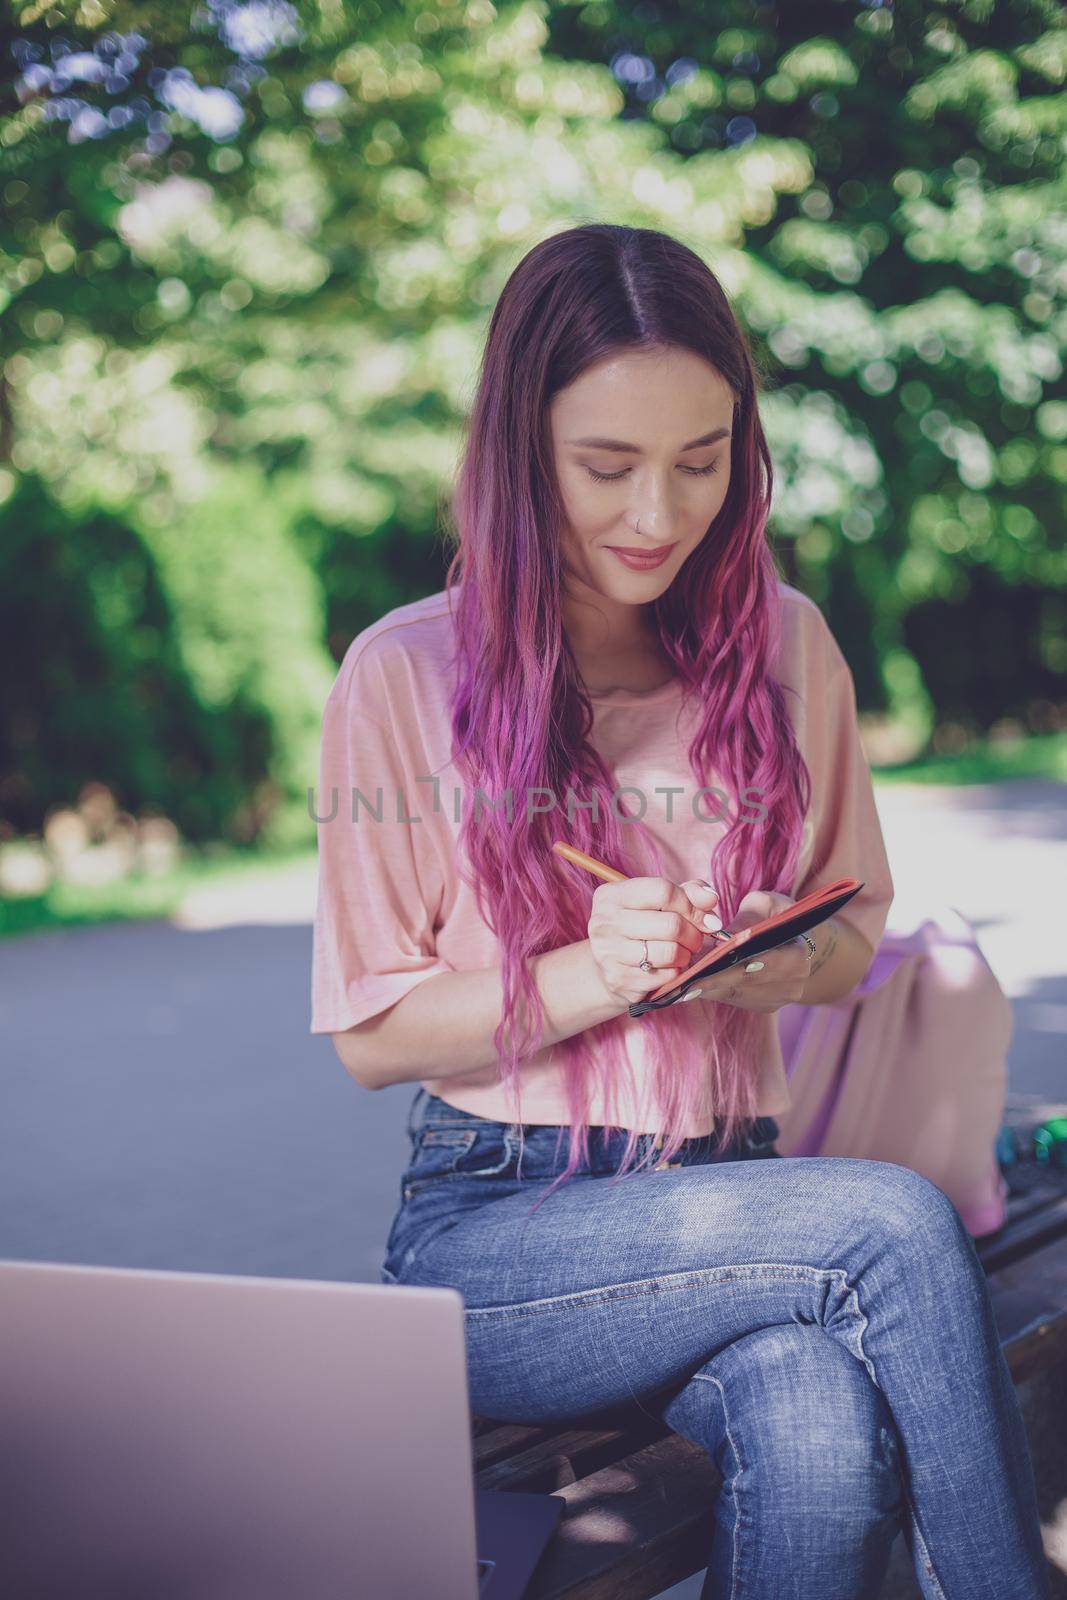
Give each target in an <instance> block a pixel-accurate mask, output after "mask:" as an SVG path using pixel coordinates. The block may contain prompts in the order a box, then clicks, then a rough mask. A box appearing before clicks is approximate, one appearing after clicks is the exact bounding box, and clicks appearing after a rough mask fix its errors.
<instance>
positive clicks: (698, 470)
mask: <svg viewBox="0 0 1067 1600" xmlns="http://www.w3.org/2000/svg"><path fill="white" fill-rule="evenodd" d="M585 470H586V472H588V473H589V476H590V477H591V478H595V479H596V481H597V483H617V482H618V480H619V479H620V478H625V476H626V474H627V473H628V472H629V470H630V469H629V467H623V469H622V471H621V472H597V470H596V468H595V467H586V469H585ZM718 470H719V463H718V462H717V461H712V462H709V464H708V465H707V466H706V467H682V468H681V471H682V472H688V474H689V476H690V477H691V478H707V477H709V476H710V474H711V473H713V472H718Z"/></svg>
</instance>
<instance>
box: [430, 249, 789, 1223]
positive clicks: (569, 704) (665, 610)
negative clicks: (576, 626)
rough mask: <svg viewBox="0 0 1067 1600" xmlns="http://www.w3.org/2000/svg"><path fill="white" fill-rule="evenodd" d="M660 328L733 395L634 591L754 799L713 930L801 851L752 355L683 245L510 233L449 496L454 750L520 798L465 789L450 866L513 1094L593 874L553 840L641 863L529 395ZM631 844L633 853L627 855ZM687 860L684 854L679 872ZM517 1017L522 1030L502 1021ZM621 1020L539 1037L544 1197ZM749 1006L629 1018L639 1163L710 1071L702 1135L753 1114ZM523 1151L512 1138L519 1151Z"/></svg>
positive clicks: (698, 746)
mask: <svg viewBox="0 0 1067 1600" xmlns="http://www.w3.org/2000/svg"><path fill="white" fill-rule="evenodd" d="M671 345H674V346H680V347H682V348H684V349H687V350H691V351H692V352H693V353H694V354H695V355H698V356H701V357H703V359H704V360H705V361H707V362H709V363H710V365H711V366H713V367H714V368H716V370H717V371H718V372H719V373H720V374H721V375H722V377H723V378H724V379H725V380H726V382H727V383H728V384H729V385H730V387H731V389H732V391H733V394H734V397H735V399H734V425H733V432H732V439H731V444H730V449H731V452H732V454H731V473H730V484H729V489H728V492H727V496H726V499H725V502H724V504H723V506H722V508H721V510H720V511H719V513H718V515H717V516H716V517H715V518H714V520H713V521H712V523H711V525H710V526H709V528H708V530H707V534H706V536H705V537H704V539H703V540H702V541H701V543H700V544H699V545H698V546H697V548H696V549H695V550H694V551H693V552H692V554H691V555H690V556H689V558H688V559H687V561H686V562H685V565H684V566H683V568H682V570H681V572H680V573H679V574H678V576H677V577H676V578H675V580H674V582H673V583H672V584H671V586H670V587H669V588H668V589H667V590H666V592H665V593H664V594H663V595H662V596H661V597H660V598H659V599H658V600H657V601H655V602H654V614H655V617H656V621H657V623H658V626H659V634H660V639H661V641H662V645H663V649H664V650H665V652H666V653H667V655H668V656H669V657H670V659H671V661H672V662H673V664H674V667H675V669H676V672H677V674H678V676H679V678H680V679H681V682H682V689H683V693H684V694H685V695H687V696H688V695H695V696H696V698H697V703H698V704H699V705H701V706H702V707H703V717H702V719H701V723H700V727H699V730H698V732H697V735H696V737H695V738H694V740H693V742H692V744H691V745H690V748H689V761H690V766H691V768H692V771H693V774H694V776H695V777H696V778H697V781H698V785H699V786H700V787H704V786H707V785H709V782H710V780H709V776H708V771H709V767H710V768H711V769H712V770H714V771H715V772H716V773H718V774H719V775H721V777H722V778H724V779H725V780H726V781H727V788H728V790H729V792H731V793H733V794H734V795H739V794H741V793H742V792H743V790H744V788H745V786H746V785H753V786H756V787H757V788H758V790H759V791H760V798H761V801H762V803H763V805H765V806H766V807H767V817H766V821H765V822H764V824H763V825H762V826H760V827H753V826H751V823H750V822H749V823H745V822H740V821H738V820H737V819H736V817H730V819H729V821H728V826H727V829H726V831H725V833H724V834H723V835H722V836H721V838H720V839H719V840H718V841H717V843H716V846H715V848H714V850H713V852H712V856H711V860H710V863H709V868H708V871H707V873H706V874H705V876H706V877H707V879H708V881H709V882H710V883H712V884H713V886H714V887H715V888H716V889H717V890H718V893H719V904H718V906H717V908H716V909H717V910H718V912H719V914H720V915H721V916H722V919H723V923H724V925H726V926H729V924H730V920H731V918H732V917H733V916H734V915H735V914H736V912H737V909H738V906H739V904H740V902H741V900H742V899H743V897H744V896H745V895H746V894H747V893H748V892H749V891H750V890H752V889H768V888H769V889H774V890H777V891H779V892H781V893H785V894H788V893H790V886H791V884H792V882H793V879H794V876H795V873H796V868H797V864H798V851H799V843H800V834H801V829H802V825H803V820H804V815H805V812H806V811H807V807H808V803H809V800H810V795H811V777H810V773H809V771H808V768H807V766H806V765H805V763H804V761H803V758H802V757H801V754H800V751H799V749H798V747H797V744H796V740H795V738H794V734H793V729H792V725H791V723H790V720H789V717H788V715H787V712H786V706H785V698H784V691H783V688H782V686H781V685H780V684H779V683H777V682H776V681H775V680H774V678H772V677H771V676H770V672H769V666H770V663H771V662H772V660H773V659H774V657H775V656H776V653H777V645H778V605H777V581H778V577H779V574H778V569H777V567H776V565H775V561H774V558H773V556H772V553H771V550H770V547H769V545H768V543H767V539H766V536H765V531H764V530H765V525H766V521H767V515H768V512H769V509H770V503H771V490H772V482H773V479H772V469H771V458H770V452H769V450H768V448H767V442H766V439H765V437H764V434H763V429H762V427H761V425H760V420H759V414H758V411H757V404H756V402H757V388H758V373H757V370H756V367H755V364H754V361H753V358H752V356H751V354H750V351H749V348H748V345H747V342H746V339H745V336H744V334H743V332H742V330H741V328H740V327H739V326H738V323H737V321H736V319H735V317H734V314H733V312H732V310H731V308H730V305H729V303H728V301H727V298H726V295H725V294H724V292H723V290H722V287H721V286H720V284H719V283H718V281H717V279H716V278H715V276H714V275H713V274H712V272H711V271H710V270H709V269H708V267H707V266H705V264H704V262H703V261H702V260H701V259H700V257H699V256H697V255H696V254H695V253H694V252H693V251H692V250H690V249H688V248H687V247H686V246H685V245H683V244H681V243H679V242H678V241H677V240H675V239H672V238H670V237H669V236H668V235H667V234H663V233H658V232H655V231H653V230H651V229H645V228H630V227H619V226H613V225H609V224H604V223H593V224H587V225H585V226H582V227H576V228H571V229H569V230H568V231H566V232H564V233H559V234H556V235H554V236H553V237H551V238H549V239H546V240H544V241H543V242H542V243H541V244H538V245H536V246H535V247H534V248H533V249H532V250H530V251H529V253H528V254H527V255H526V256H525V257H524V258H523V260H522V261H521V262H520V263H519V265H518V266H517V267H516V268H515V270H514V272H513V273H512V274H511V276H510V278H509V279H508V281H507V283H506V285H505V286H504V289H503V292H502V293H501V295H500V298H499V300H498V301H497V304H496V306H495V308H494V310H493V315H492V319H491V321H490V325H489V336H488V340H487V343H486V348H485V353H484V357H483V362H482V368H481V373H480V377H479V382H478V388H477V393H476V395H475V399H474V405H473V410H472V414H471V418H470V424H469V430H468V434H467V440H466V446H465V450H464V454H463V459H462V463H461V466H460V471H459V475H458V479H457V483H456V487H455V490H454V493H453V495H452V499H451V504H450V507H449V511H450V516H451V522H452V524H453V526H452V528H451V530H450V532H451V538H452V541H453V543H454V545H455V553H454V555H453V557H452V560H451V563H450V566H449V569H448V575H447V579H446V591H447V592H448V594H449V599H450V605H451V606H452V611H453V617H454V624H455V635H456V689H455V693H454V696H453V700H452V738H453V746H452V748H453V759H454V761H455V762H456V763H457V766H458V768H459V770H460V771H461V772H463V773H465V775H466V776H467V778H468V780H469V782H470V784H471V785H472V791H471V792H472V793H473V792H474V787H475V786H477V787H480V788H481V789H482V790H483V791H484V792H485V794H486V795H489V796H493V797H494V799H495V797H498V796H506V794H507V792H508V791H509V790H510V791H511V792H512V794H513V796H514V797H516V800H517V803H516V804H515V805H514V810H513V816H512V818H511V819H510V820H509V818H508V816H507V815H506V811H505V808H503V807H500V808H499V809H489V808H486V807H485V806H482V807H481V808H480V814H479V815H478V817H477V820H475V818H474V817H473V816H472V811H474V810H479V808H472V807H467V808H466V811H465V815H464V817H463V820H462V823H461V829H460V836H459V845H460V854H461V857H465V858H466V861H467V862H468V863H469V867H470V871H469V873H468V871H467V869H466V867H465V866H464V865H463V863H462V862H461V864H460V869H459V870H460V872H461V874H462V875H463V876H464V877H465V879H466V881H467V882H468V883H469V884H470V886H471V888H472V890H473V891H474V893H475V895H476V898H477V902H478V905H479V908H480V910H481V914H482V916H483V917H484V918H485V919H486V921H487V923H488V924H489V926H490V927H491V928H492V929H493V931H494V933H495V934H496V936H497V938H498V940H499V942H500V945H501V947H502V952H503V956H502V980H503V1010H502V1016H501V1021H500V1024H499V1026H498V1027H497V1029H496V1031H495V1034H494V1043H495V1045H496V1048H497V1051H498V1054H499V1057H500V1062H501V1074H502V1077H501V1081H502V1082H504V1081H506V1082H507V1083H508V1084H509V1086H510V1088H511V1091H512V1092H513V1093H514V1092H516V1091H518V1090H520V1089H521V1082H520V1080H521V1062H522V1061H523V1060H525V1059H527V1058H528V1057H529V1056H530V1055H532V1054H533V1053H534V1052H535V1051H536V1050H537V1049H538V1048H539V1047H540V1039H541V1036H542V1032H543V1028H544V1009H543V1006H542V1004H541V999H540V993H539V991H538V989H537V986H536V984H535V982H534V979H533V975H532V973H531V971H530V966H529V962H530V959H531V957H533V956H536V955H539V954H542V953H544V952H545V951H548V950H552V949H555V948H556V947H558V946H560V945H564V944H571V943H574V942H577V941H580V940H584V939H585V938H587V937H588V923H589V916H590V911H591V906H592V897H593V893H594V890H595V889H596V887H597V885H596V883H595V881H594V880H593V879H592V878H591V877H590V876H589V874H588V873H586V872H584V871H583V870H582V869H580V868H578V867H575V866H572V865H571V864H570V863H569V862H566V861H564V860H562V859H561V858H560V857H559V856H558V855H556V854H555V852H554V851H553V850H552V849H551V845H552V841H553V839H554V838H558V837H565V838H566V839H567V840H568V842H569V843H571V844H573V845H576V846H577V847H578V848H579V849H580V850H584V851H586V852H587V853H588V854H590V855H593V856H596V857H598V858H599V859H600V860H602V861H607V862H609V863H610V864H611V865H612V866H615V867H618V868H620V869H621V870H622V871H624V872H626V873H627V875H628V876H646V875H657V876H659V875H661V874H662V868H661V866H660V856H659V852H658V849H657V847H656V844H655V841H654V840H653V839H652V837H651V835H650V834H649V833H648V832H647V830H646V829H645V827H644V824H643V823H642V822H640V821H638V820H636V819H635V820H633V821H628V822H626V823H625V825H623V826H620V824H619V821H618V818H617V816H616V814H615V812H614V811H613V808H612V804H611V797H612V794H613V792H614V789H615V781H614V780H613V778H612V775H611V773H610V772H609V771H608V769H607V767H606V766H605V764H604V762H603V761H602V760H601V758H600V756H599V755H598V754H597V752H596V751H595V750H594V749H593V747H592V745H591V744H590V743H589V739H588V735H589V733H590V731H591V728H592V721H593V715H592V707H591V705H590V702H589V700H588V698H587V696H586V694H585V692H584V689H583V685H582V682H581V679H580V677H579V675H578V671H577V667H576V663H575V660H574V657H573V655H572V653H571V650H570V647H569V644H568V641H567V638H566V636H565V633H564V631H563V626H562V607H561V561H560V530H561V528H562V527H563V526H564V525H565V516H564V511H563V505H562V500H561V497H560V492H559V487H558V483H557V480H556V474H555V468H554V463H553V451H552V442H551V434H550V429H549V422H548V407H549V404H550V402H551V400H552V399H553V397H554V396H555V395H556V394H558V393H559V391H560V390H562V389H564V388H566V387H567V386H568V385H569V384H570V383H572V382H574V380H575V379H576V378H578V377H579V376H580V375H581V373H582V372H584V371H585V369H586V368H587V367H589V366H591V365H592V364H593V363H595V362H599V361H602V360H603V359H605V358H606V357H608V356H611V355H614V354H617V353H618V352H619V351H623V350H642V351H644V350H649V349H654V348H656V347H663V346H671ZM760 468H762V471H760ZM453 591H456V593H455V594H454V593H453ZM538 787H542V788H545V789H547V790H550V791H551V794H552V795H553V796H554V797H555V798H556V803H557V807H558V808H559V809H556V810H553V811H549V812H547V813H542V814H535V815H534V816H533V817H532V818H530V819H529V820H527V815H526V803H525V798H524V797H525V796H527V795H528V794H529V793H530V792H531V791H534V790H536V789H537V788H538ZM569 790H573V791H574V792H575V793H576V794H582V795H584V796H586V797H587V802H586V803H588V799H591V797H592V794H593V792H594V791H596V792H597V809H596V818H595V819H594V816H593V813H592V812H591V810H589V809H582V808H579V807H575V808H574V816H573V820H569V819H568V818H567V808H566V796H567V794H568V791H569ZM619 803H620V802H619V800H618V799H616V804H619ZM742 803H743V804H751V802H750V801H745V802H742ZM638 845H640V846H642V847H643V849H644V853H645V857H646V859H644V860H639V859H636V858H635V857H636V854H637V846H638ZM697 870H698V868H697V864H696V863H694V872H693V875H694V876H695V875H696V873H697ZM522 1016H525V1017H526V1018H527V1020H528V1024H529V1026H528V1028H527V1029H526V1031H525V1032H523V1031H522V1030H521V1029H520V1028H519V1027H518V1025H517V1019H520V1018H521V1017H522ZM625 1020H626V1017H625V1013H624V1015H623V1017H620V1018H616V1019H614V1020H612V1021H610V1022H606V1023H602V1024H600V1025H599V1026H596V1027H593V1028H589V1029H586V1030H585V1031H584V1032H583V1033H580V1034H577V1035H575V1036H574V1037H572V1038H570V1039H565V1040H562V1041H561V1042H560V1043H558V1044H556V1045H555V1046H554V1050H555V1051H556V1052H558V1054H559V1058H560V1060H561V1062H562V1066H563V1074H564V1081H565V1087H566V1095H567V1102H568V1107H569V1113H570V1115H569V1121H570V1144H569V1152H568V1160H567V1164H566V1168H565V1170H563V1171H562V1172H561V1173H560V1174H559V1175H558V1176H557V1177H556V1179H555V1181H554V1182H553V1184H552V1185H551V1186H550V1188H549V1189H548V1190H547V1191H546V1192H545V1194H544V1195H542V1197H541V1198H542V1200H543V1199H546V1198H547V1196H548V1194H550V1193H552V1192H553V1190H554V1189H556V1188H557V1187H558V1186H559V1185H560V1184H562V1183H565V1182H566V1181H567V1180H568V1179H569V1178H570V1177H572V1176H573V1174H574V1172H575V1169H576V1167H577V1164H578V1161H579V1160H580V1159H581V1160H583V1161H584V1160H586V1159H588V1154H589V1146H588V1130H589V1122H588V1109H589V1106H590V1103H591V1102H590V1092H591V1090H592V1088H593V1086H594V1085H596V1084H598V1083H599V1085H600V1086H601V1088H602V1089H603V1090H604V1091H606V1092H607V1093H608V1094H609V1095H610V1091H611V1088H612V1079H613V1078H615V1079H618V1077H619V1075H620V1074H625V1073H629V1072H630V1071H631V1068H630V1065H629V1062H628V1060H627V1058H626V1056H625V1054H624V1051H623V1048H622V1038H621V1029H622V1025H623V1023H624V1021H625ZM755 1021H756V1016H755V1014H754V1013H751V1012H746V1011H743V1010H740V1009H738V1008H737V1007H734V1006H729V1005H722V1006H719V1007H718V1008H717V1009H716V1028H715V1031H714V1037H713V1040H712V1046H711V1059H710V1061H709V1060H705V1059H703V1053H702V1052H701V1053H698V1054H694V1052H693V1049H692V1035H691V1034H689V1035H688V1037H687V1034H686V1031H685V1030H684V1029H683V1028H682V1026H681V1020H680V1007H679V1006H678V1005H675V1006H667V1007H665V1008H664V1009H663V1010H660V1011H654V1012H651V1013H648V1014H646V1016H645V1017H644V1018H643V1019H642V1025H643V1026H645V1027H647V1029H648V1032H649V1037H650V1041H651V1045H650V1051H649V1057H650V1062H651V1067H652V1071H653V1075H654V1088H655V1091H656V1093H657V1095H658V1098H659V1102H660V1103H661V1104H662V1106H663V1107H664V1126H663V1128H661V1129H659V1130H657V1132H658V1134H659V1138H660V1140H661V1141H663V1146H664V1147H663V1149H662V1153H661V1154H660V1155H659V1156H658V1159H660V1160H665V1161H669V1160H670V1159H671V1157H672V1156H673V1155H674V1154H675V1153H676V1152H677V1151H678V1149H679V1147H680V1146H681V1144H682V1142H683V1139H684V1137H685V1135H684V1133H683V1132H682V1131H681V1130H682V1129H684V1127H685V1126H686V1118H687V1117H688V1116H689V1114H690V1112H691V1111H692V1110H693V1109H694V1107H695V1106H696V1104H697V1101H698V1098H699V1095H700V1092H701V1089H702V1087H703V1086H704V1085H705V1084H706V1082H707V1079H708V1075H709V1073H710V1075H711V1081H712V1092H713V1096H714V1098H713V1105H714V1107H715V1118H716V1130H715V1134H716V1137H715V1140H714V1147H713V1148H714V1150H715V1151H716V1152H721V1151H722V1150H723V1149H724V1148H725V1146H726V1145H727V1143H728V1142H730V1141H731V1140H732V1139H733V1138H735V1137H744V1135H745V1134H746V1133H747V1132H748V1130H749V1129H751V1127H752V1123H753V1121H754V1119H755V1117H756V1115H757V1113H756V1068H757V1062H756V1060H755V1059H754V1051H755V1037H756V1028H755V1027H754V1023H755ZM607 1103H608V1104H609V1105H610V1104H611V1101H610V1098H609V1099H608V1102H607ZM520 1106H521V1102H520ZM613 1126H614V1125H613ZM560 1137H562V1134H561V1135H560ZM637 1137H638V1135H637V1131H635V1130H630V1135H629V1138H628V1140H627V1142H626V1147H625V1150H624V1153H623V1156H622V1159H621V1162H620V1165H619V1168H618V1170H617V1172H616V1178H619V1177H622V1176H624V1175H626V1174H627V1172H630V1171H637V1170H639V1168H640V1166H641V1165H642V1163H637V1164H634V1163H633V1157H634V1154H635V1151H636V1148H637ZM521 1139H522V1134H521V1132H520V1141H521ZM521 1149H522V1145H521V1142H520V1158H521ZM558 1149H559V1144H558V1142H557V1152H558ZM651 1156H652V1152H651V1151H649V1153H648V1156H647V1157H646V1159H651ZM520 1170H521V1167H520ZM537 1203H538V1204H540V1201H538V1202H537Z"/></svg>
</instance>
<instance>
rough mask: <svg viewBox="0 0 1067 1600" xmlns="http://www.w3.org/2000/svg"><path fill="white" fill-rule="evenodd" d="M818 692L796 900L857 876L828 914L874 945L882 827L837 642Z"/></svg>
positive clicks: (881, 923) (884, 905)
mask: <svg viewBox="0 0 1067 1600" xmlns="http://www.w3.org/2000/svg"><path fill="white" fill-rule="evenodd" d="M830 648H831V663H832V665H831V671H830V676H829V678H828V680H827V681H826V685H825V690H824V691H822V692H820V693H819V695H818V696H817V699H816V703H814V704H813V705H812V706H811V707H810V708H809V749H808V751H807V752H806V753H805V759H806V760H807V762H808V766H809V769H810V770H811V776H812V802H811V813H812V817H813V819H814V821H813V830H814V837H813V840H812V848H811V858H810V863H809V865H808V867H807V869H806V870H805V871H804V874H803V878H802V881H801V882H800V884H799V886H798V887H797V888H796V890H795V891H794V894H793V898H794V899H795V900H799V899H800V898H801V896H802V895H805V894H810V893H811V892H812V890H814V889H819V888H822V887H823V885H824V884H827V883H832V882H833V881H834V879H835V878H859V879H860V881H861V882H862V884H863V888H862V889H861V890H860V891H859V893H858V894H857V895H854V896H853V897H852V899H851V900H850V901H849V902H848V904H847V905H846V906H845V907H844V908H843V910H841V911H839V912H836V913H835V915H836V916H837V917H838V919H839V920H840V921H842V922H847V923H849V924H850V925H851V926H852V927H853V928H855V929H856V931H857V932H858V933H861V934H862V935H863V937H864V938H865V939H866V940H867V941H868V943H869V944H870V946H871V949H872V950H877V948H878V945H879V942H880V940H881V938H882V935H883V933H884V932H885V925H886V919H887V918H888V915H889V907H890V906H891V904H892V902H893V879H892V875H891V873H890V870H889V858H888V856H887V854H886V848H885V840H884V838H883V836H882V826H881V823H880V821H879V819H878V809H877V806H876V804H875V799H874V785H873V783H872V781H871V769H870V764H869V763H868V761H867V756H866V753H865V752H864V749H863V745H862V743H861V740H860V732H859V723H858V721H857V717H856V690H855V685H854V683H853V679H852V672H851V670H850V668H849V666H848V663H847V661H846V660H845V658H844V657H843V656H842V655H841V653H840V650H839V648H838V646H837V644H836V641H830Z"/></svg>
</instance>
